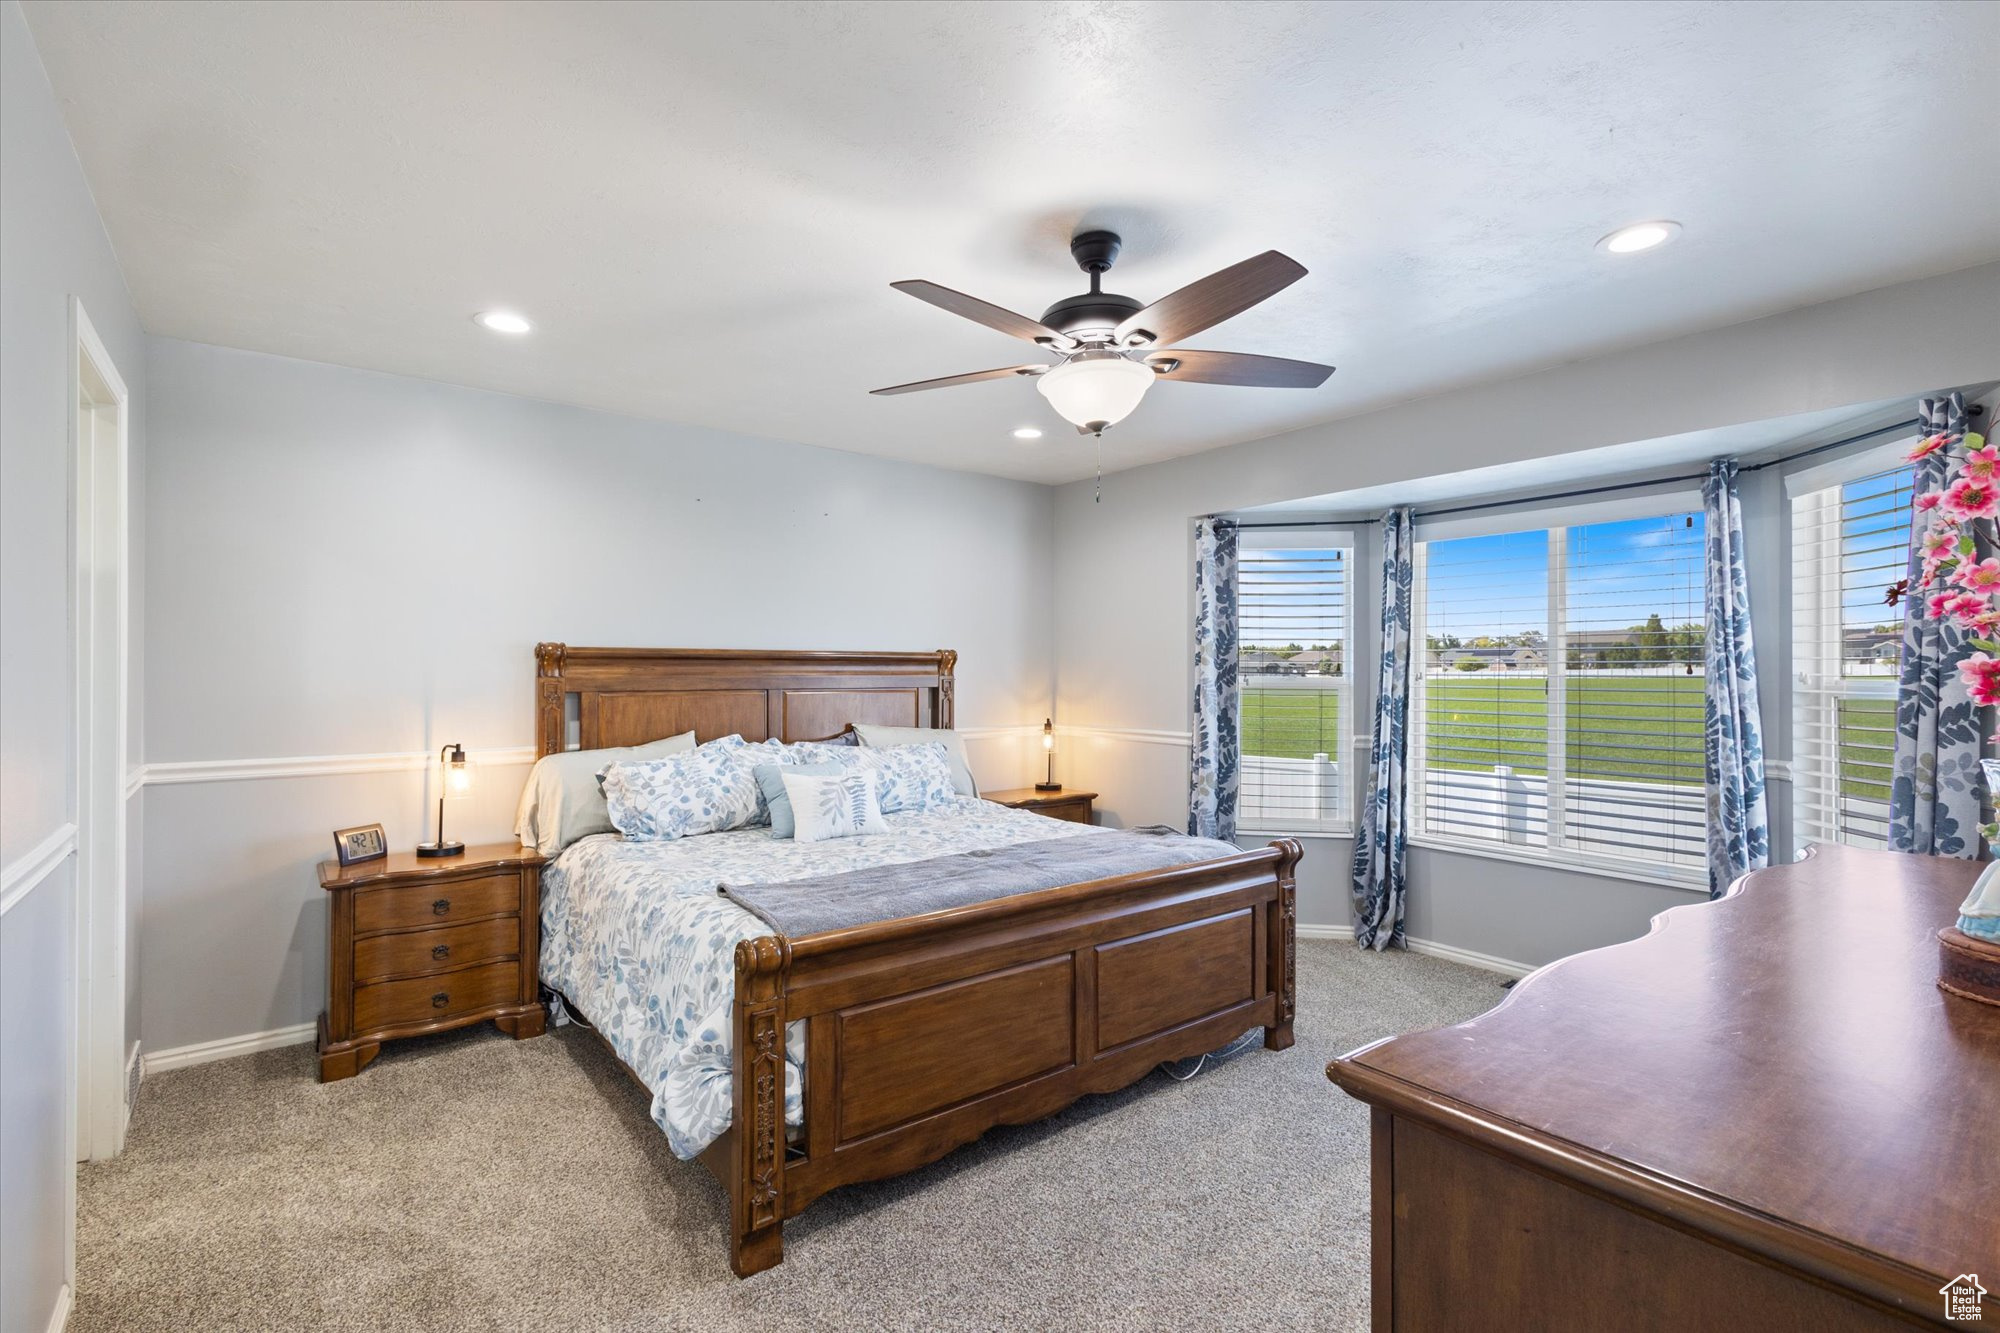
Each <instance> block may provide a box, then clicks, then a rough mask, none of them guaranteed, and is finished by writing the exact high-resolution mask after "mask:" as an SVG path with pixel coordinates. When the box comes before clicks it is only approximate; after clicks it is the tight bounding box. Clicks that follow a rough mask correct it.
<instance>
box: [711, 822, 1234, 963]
mask: <svg viewBox="0 0 2000 1333" xmlns="http://www.w3.org/2000/svg"><path fill="white" fill-rule="evenodd" d="M1240 850H1241V849H1240V848H1237V847H1232V846H1230V845H1229V844H1228V843H1226V842H1216V841H1215V840H1213V839H1211V838H1190V837H1187V836H1186V835H1184V834H1180V833H1176V832H1174V831H1173V830H1172V829H1169V828H1165V827H1148V828H1138V829H1129V830H1120V831H1108V832H1102V833H1080V834H1072V835H1071V836H1069V837H1066V838H1049V839H1046V840H1044V841H1040V842H1020V843H1015V844H1014V845H1013V846H1011V847H992V848H988V849H986V850H983V851H976V852H960V853H957V854H956V855H953V856H934V857H932V858H931V859H929V860H928V861H910V862H906V863H904V864H902V865H892V866H870V867H868V868H867V869H865V870H849V871H846V872H843V873H841V874H838V875H820V876H816V877H814V878H812V879H795V880H788V881H786V882H784V883H781V884H749V885H744V884H725V885H723V886H722V896H723V897H725V898H727V899H729V901H731V902H733V903H735V904H736V905H737V906H738V907H742V908H744V909H746V910H748V911H750V912H751V913H753V914H755V915H756V916H758V917H760V918H762V919H763V921H764V922H765V923H766V924H767V925H769V926H770V927H771V929H772V930H774V931H776V932H777V933H778V934H780V935H783V936H785V937H786V938H788V939H798V938H800V937H801V936H805V935H817V934H819V933H820V932H821V931H827V930H841V929H843V928H845V927H847V926H863V925H868V924H870V923H872V922H876V921H893V920H895V919H896V918H897V917H904V916H921V915H923V914H924V913H926V912H941V911H944V910H945V909H946V908H950V907H964V906H966V905H967V904H969V903H983V902H987V901H989V900H990V899H994V898H1006V897H1011V896H1012V895H1014V894H1017V893H1033V892H1035V891H1036V890H1037V889H1054V888H1060V887H1061V886H1063V885H1065V884H1082V883H1084V882H1085V881H1087V880H1093V879H1109V878H1110V877H1111V876H1113V875H1130V874H1135V873H1137V872H1139V871H1142V870H1160V869H1163V868H1165V867H1167V866H1181V865H1188V864H1191V863H1192V862H1195V861H1212V860H1214V859H1215V858H1216V857H1218V856H1234V855H1235V854H1236V853H1237V852H1238V851H1240Z"/></svg>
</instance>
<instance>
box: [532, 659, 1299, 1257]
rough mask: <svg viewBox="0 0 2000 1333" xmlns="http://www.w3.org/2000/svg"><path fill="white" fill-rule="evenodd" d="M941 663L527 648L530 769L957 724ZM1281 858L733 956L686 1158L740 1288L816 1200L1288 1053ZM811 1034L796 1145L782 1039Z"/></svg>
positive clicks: (1094, 885)
mask: <svg viewBox="0 0 2000 1333" xmlns="http://www.w3.org/2000/svg"><path fill="white" fill-rule="evenodd" d="M957 660H958V654H957V653H955V652H952V651H949V650H945V651H940V652H935V653H840V652H732V651H717V650H708V649H652V648H570V647H567V646H565V645H563V644H559V643H543V644H538V645H536V647H535V662H536V681H535V728H536V746H537V752H538V753H541V754H553V753H556V752H558V751H560V750H563V749H567V748H572V747H575V748H583V749H597V748H601V747H604V746H612V745H631V744H637V743H640V742H643V741H649V740H653V739H656V738H658V737H661V736H670V735H674V734H677V733H679V732H683V731H689V730H692V731H693V732H694V733H695V735H696V737H697V739H699V740H702V741H707V740H712V739H714V738H716V737H718V736H726V735H728V734H730V733H732V732H735V733H739V734H741V735H742V736H743V737H744V738H745V739H746V740H753V741H755V740H763V739H766V738H768V737H772V736H775V737H778V738H779V739H781V740H785V741H803V740H825V739H829V738H832V737H835V736H838V735H840V734H841V733H843V732H845V731H846V730H847V729H848V726H849V724H850V723H854V722H873V723H878V724H883V725H889V726H904V727H910V726H929V727H949V726H951V725H952V689H953V682H952V670H953V667H954V666H955V665H956V663H957ZM1299 854H1300V848H1299V844H1298V843H1297V842H1295V841H1291V840H1286V841H1282V842H1274V843H1272V844H1271V845H1270V846H1268V847H1266V848H1262V849H1260V850H1257V851H1252V852H1243V853H1240V854H1238V855H1235V856H1229V857H1224V858H1221V859H1219V860H1214V861H1205V862H1201V863H1198V864H1195V865H1187V866H1177V867H1173V868H1171V869H1167V870H1156V871H1149V872H1145V873H1142V874H1135V875H1122V876H1118V877H1116V878H1112V879H1101V880H1095V881H1091V882H1088V883H1083V884H1071V885H1068V886H1065V887H1062V888H1055V889H1047V890H1042V891H1039V892H1034V893H1024V894H1020V895H1017V896H1014V897H1010V898H1005V899H999V900H996V901H992V902H985V903H978V904H974V905H972V906H968V907H960V908H953V909H951V910H948V911H942V912H933V913H930V914H928V915H925V916H917V917H905V918H902V919H900V920H895V921H884V922H879V923H877V924H874V925H868V926H858V927H853V928H850V929H845V930H834V931H827V932H824V933H822V934H817V935H807V936H802V937H800V938H797V939H790V940H787V939H783V938H779V937H776V936H763V937H760V938H756V939H750V940H745V941H743V942H742V943H740V944H738V945H737V946H736V1012H735V1074H734V1081H733V1086H734V1096H735V1105H734V1116H733V1122H732V1125H731V1127H730V1129H729V1131H728V1132H727V1133H725V1134H724V1135H723V1136H722V1137H721V1138H720V1139H718V1140H717V1141H716V1142H715V1143H714V1144H713V1145H712V1146H711V1147H710V1148H709V1149H708V1151H707V1152H705V1153H703V1154H702V1158H701V1160H702V1161H703V1162H705V1163H707V1164H708V1167H709V1169H710V1170H711V1171H713V1172H714V1173H715V1175H716V1177H717V1178H718V1179H719V1180H720V1181H721V1182H722V1185H723V1188H724V1189H725V1190H726V1191H727V1192H728V1194H729V1201H730V1223H729V1228H730V1245H729V1261H730V1267H731V1268H733V1269H734V1270H735V1271H736V1273H737V1275H738V1276H739V1277H748V1276H749V1275H750V1274H752V1273H756V1272H761V1271H762V1270H764V1269H766V1268H769V1267H771V1266H773V1265H774V1264H776V1263H778V1262H779V1261H780V1260H781V1259H782V1258H783V1257H784V1239H783V1224H784V1220H785V1219H786V1218H787V1217H791V1216H794V1215H796V1214H797V1213H798V1212H800V1211H801V1210H802V1209H804V1208H805V1207H806V1205H807V1204H809V1203H811V1202H812V1201H813V1200H814V1199H816V1198H818V1197H819V1196H820V1195H822V1194H824V1193H826V1192H827V1191H828V1190H831V1189H834V1188H836V1187H837V1186H840V1185H847V1184H852V1183H855V1182H858V1181H864V1180H875V1179H879V1178H881V1177H884V1176H892V1175H897V1174H900V1173H901V1172H904V1171H909V1170H911V1169H913V1168H915V1167H918V1166H921V1165H923V1164H924V1163H926V1162H930V1161H933V1160H935V1159H937V1158H939V1157H942V1156H943V1155H944V1154H946V1153H948V1152H950V1151H951V1150H952V1149H953V1148H956V1147H958V1146H960V1145H962V1144H965V1143H969V1142H971V1141H972V1140H974V1139H976V1138H978V1137H979V1136H980V1135H981V1134H983V1133H985V1132H986V1131H987V1130H988V1129H991V1128H992V1127H993V1126H995V1125H1001V1124H1022V1123H1025V1122H1028V1121H1031V1120H1038V1119H1040V1118H1042V1117H1043V1116H1047V1115H1050V1114H1053V1113H1054V1112H1056V1111H1058V1110H1060V1109H1062V1108H1063V1107H1065V1106H1067V1105H1069V1104H1070V1103H1071V1102H1073V1101H1075V1100H1076V1099H1077V1098H1078V1097H1081V1096H1083V1095H1084V1094H1086V1093H1094V1092H1109V1091H1112V1090H1114V1089H1117V1088H1121V1087H1124V1086H1125V1085H1126V1084H1129V1083H1132V1082H1135V1081H1136V1080H1138V1079H1139V1078H1141V1077H1143V1076H1144V1075H1145V1074H1146V1073H1147V1072H1148V1071H1149V1070H1151V1069H1152V1068H1153V1067H1154V1066H1155V1065H1157V1064H1159V1063H1160V1062H1161V1061H1163V1060H1178V1059H1185V1058H1187V1057H1189V1056H1193V1055H1197V1054H1199V1053H1201V1052H1203V1051H1210V1050H1214V1049H1215V1048H1216V1047H1218V1046H1220V1045H1222V1044H1223V1043H1225V1042H1227V1041H1228V1040H1229V1039H1230V1038H1232V1037H1235V1036H1236V1035H1238V1034H1239V1033H1241V1032H1243V1031H1244V1030H1245V1029H1247V1028H1251V1027H1258V1026H1261V1027H1263V1029H1264V1045H1265V1046H1266V1047H1267V1048H1268V1049H1270V1050H1283V1049H1285V1048H1286V1047H1288V1046H1290V1045H1291V1044H1292V1014H1293V1009H1294V989H1293V988H1294V975H1295V964H1294V948H1295V946H1294V926H1295V923H1296V915H1295V909H1294V901H1293V873H1294V870H1295V868H1296V866H1297V865H1298V860H1299ZM798 1020H804V1022H805V1024H806V1061H805V1085H806V1086H805V1105H806V1123H805V1133H804V1135H803V1137H802V1140H801V1141H799V1142H794V1143H789V1144H788V1143H787V1136H786V1133H785V1123H784V1096H783V1093H784V1083H783V1080H784V1070H785V1064H784V1051H785V1029H786V1026H787V1025H788V1024H790V1023H792V1022H795V1021H798Z"/></svg>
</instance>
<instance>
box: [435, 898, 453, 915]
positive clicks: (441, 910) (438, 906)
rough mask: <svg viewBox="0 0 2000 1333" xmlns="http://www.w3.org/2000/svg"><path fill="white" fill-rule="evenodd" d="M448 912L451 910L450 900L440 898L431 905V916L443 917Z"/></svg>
mask: <svg viewBox="0 0 2000 1333" xmlns="http://www.w3.org/2000/svg"><path fill="white" fill-rule="evenodd" d="M450 910H451V899H449V898H440V899H438V900H437V901H436V902H434V903H432V904H431V915H432V916H443V915H444V914H445V913H446V912H449V911H450Z"/></svg>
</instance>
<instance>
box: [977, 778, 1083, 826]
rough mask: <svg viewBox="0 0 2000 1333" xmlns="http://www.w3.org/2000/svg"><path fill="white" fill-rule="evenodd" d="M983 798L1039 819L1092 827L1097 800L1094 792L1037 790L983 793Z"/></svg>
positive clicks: (1021, 788) (1024, 789)
mask: <svg viewBox="0 0 2000 1333" xmlns="http://www.w3.org/2000/svg"><path fill="white" fill-rule="evenodd" d="M981 795H983V796H984V797H985V798H986V799H987V800H989V801H996V802H998V803H999V804H1001V805H1006V806H1012V807H1013V808H1014V809H1016V810H1033V811H1034V812H1035V813H1036V814H1038V815H1047V816H1048V817H1049V818H1050V819H1066V820H1068V821H1069V822H1070V823H1072V824H1088V823H1090V811H1091V802H1092V801H1095V800H1096V799H1097V793H1096V792H1094V791H1077V790H1074V789H1070V790H1066V791H1053V792H1051V791H1042V790H1040V789H1038V788H1035V787H1013V788H1010V789H1008V790H1006V791H989V792H982V793H981Z"/></svg>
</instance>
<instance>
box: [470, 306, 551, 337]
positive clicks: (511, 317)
mask: <svg viewBox="0 0 2000 1333" xmlns="http://www.w3.org/2000/svg"><path fill="white" fill-rule="evenodd" d="M472 319H473V322H474V323H476V324H478V325H479V326H480V327H481V328H485V329H491V330H493V331H494V332H495V333H526V332H527V331H528V330H530V329H532V328H534V327H535V326H534V325H532V324H530V323H529V322H528V321H527V320H525V319H522V318H521V317H520V316H519V315H517V314H515V313H514V312H513V311H511V310H482V311H480V312H479V313H478V314H476V315H474V316H473V317H472Z"/></svg>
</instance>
